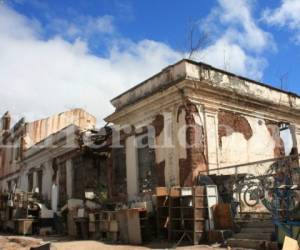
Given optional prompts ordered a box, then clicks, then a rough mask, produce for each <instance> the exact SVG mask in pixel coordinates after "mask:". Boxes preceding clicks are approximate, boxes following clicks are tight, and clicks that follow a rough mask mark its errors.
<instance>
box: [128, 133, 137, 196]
mask: <svg viewBox="0 0 300 250" xmlns="http://www.w3.org/2000/svg"><path fill="white" fill-rule="evenodd" d="M126 176H127V195H128V201H131V200H134V199H135V198H136V197H137V195H138V193H139V190H138V164H137V152H136V147H135V136H130V137H128V138H127V139H126Z"/></svg>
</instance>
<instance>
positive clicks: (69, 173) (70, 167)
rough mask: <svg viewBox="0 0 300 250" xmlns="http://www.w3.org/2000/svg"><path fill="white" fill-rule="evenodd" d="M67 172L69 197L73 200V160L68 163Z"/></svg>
mask: <svg viewBox="0 0 300 250" xmlns="http://www.w3.org/2000/svg"><path fill="white" fill-rule="evenodd" d="M66 171H67V195H68V198H72V195H73V164H72V159H69V160H67V161H66Z"/></svg>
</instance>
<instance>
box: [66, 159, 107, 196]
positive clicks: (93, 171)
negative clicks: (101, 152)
mask: <svg viewBox="0 0 300 250" xmlns="http://www.w3.org/2000/svg"><path fill="white" fill-rule="evenodd" d="M72 164H73V194H72V197H73V198H77V199H82V198H84V192H85V191H90V190H94V191H98V190H99V189H100V188H101V190H103V189H105V188H106V186H107V159H106V157H99V158H98V157H94V158H93V157H91V156H88V157H85V156H77V157H74V158H73V159H72Z"/></svg>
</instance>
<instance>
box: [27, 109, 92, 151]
mask: <svg viewBox="0 0 300 250" xmlns="http://www.w3.org/2000/svg"><path fill="white" fill-rule="evenodd" d="M70 124H73V125H76V126H78V127H79V128H82V129H91V128H93V127H94V126H95V124H96V118H95V117H94V116H92V115H91V114H89V113H88V112H86V111H84V110H83V109H72V110H70V111H66V112H63V113H60V114H57V115H54V116H51V117H48V118H45V119H41V120H37V121H34V122H31V123H27V124H26V136H25V148H29V147H31V146H32V145H34V144H36V143H38V142H40V141H41V140H43V139H45V138H46V137H48V136H49V135H51V134H53V133H56V132H58V131H59V130H61V129H63V128H65V127H67V126H69V125H70Z"/></svg>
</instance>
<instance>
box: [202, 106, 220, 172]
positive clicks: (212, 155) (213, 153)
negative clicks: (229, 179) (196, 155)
mask: <svg viewBox="0 0 300 250" xmlns="http://www.w3.org/2000/svg"><path fill="white" fill-rule="evenodd" d="M204 113H205V130H206V140H207V158H208V169H209V170H210V169H216V168H218V167H219V147H218V110H217V109H215V108H210V107H205V111H204ZM218 173H219V172H218V171H209V174H218Z"/></svg>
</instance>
